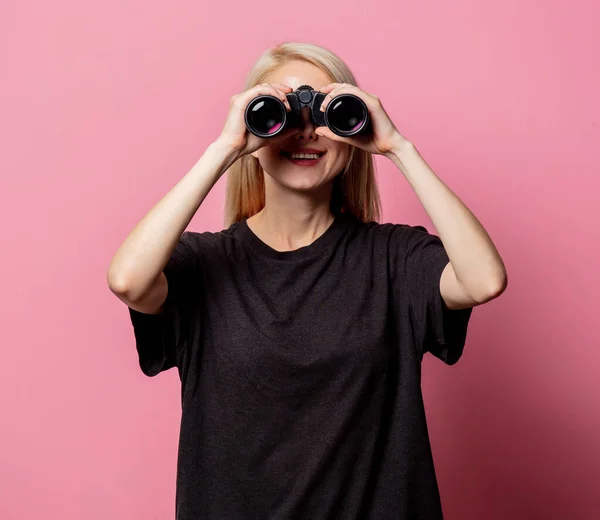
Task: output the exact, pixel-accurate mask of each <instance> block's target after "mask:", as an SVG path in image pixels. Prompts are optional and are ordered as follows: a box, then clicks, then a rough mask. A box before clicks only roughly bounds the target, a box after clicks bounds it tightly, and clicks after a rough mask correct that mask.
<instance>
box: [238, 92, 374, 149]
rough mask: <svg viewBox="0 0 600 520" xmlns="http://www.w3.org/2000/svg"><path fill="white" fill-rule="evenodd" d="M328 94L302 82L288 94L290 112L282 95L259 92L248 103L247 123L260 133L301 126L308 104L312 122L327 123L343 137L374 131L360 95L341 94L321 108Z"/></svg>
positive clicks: (266, 135)
mask: <svg viewBox="0 0 600 520" xmlns="http://www.w3.org/2000/svg"><path fill="white" fill-rule="evenodd" d="M325 97H326V94H323V93H322V92H319V91H318V90H314V89H313V88H312V87H311V86H310V85H301V86H300V87H298V88H297V89H296V90H294V91H293V92H290V93H289V94H286V98H287V100H288V102H289V104H290V108H291V110H290V111H289V112H288V111H287V109H286V107H285V105H284V104H283V102H282V101H281V99H278V98H276V97H274V96H270V95H260V96H257V97H255V98H254V99H253V100H252V101H250V103H248V106H247V107H246V111H245V113H244V121H245V122H246V127H247V128H248V130H249V131H250V132H252V133H253V134H254V135H256V136H258V137H263V138H264V137H274V136H276V135H278V134H280V133H281V132H283V131H285V130H287V129H288V128H297V127H299V126H300V124H301V122H302V115H301V114H302V113H301V110H302V108H304V107H308V108H309V109H310V117H311V121H312V123H313V125H315V126H327V127H328V128H329V129H330V130H331V131H332V132H333V133H335V134H337V135H339V136H340V137H350V136H353V135H357V134H367V133H370V132H371V120H370V118H369V111H368V110H367V105H365V102H364V101H363V100H362V99H361V98H359V97H358V96H356V95H354V94H339V95H337V96H335V98H333V99H332V100H331V102H330V103H329V104H328V105H327V108H326V109H325V112H321V110H320V107H321V104H322V103H323V99H325Z"/></svg>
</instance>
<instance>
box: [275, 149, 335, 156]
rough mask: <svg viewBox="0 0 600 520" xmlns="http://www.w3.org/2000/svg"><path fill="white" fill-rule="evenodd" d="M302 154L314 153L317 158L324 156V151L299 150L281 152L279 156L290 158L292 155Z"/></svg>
mask: <svg viewBox="0 0 600 520" xmlns="http://www.w3.org/2000/svg"><path fill="white" fill-rule="evenodd" d="M296 153H297V154H304V153H314V154H317V155H318V156H319V157H321V156H322V155H325V153H326V152H325V151H323V150H315V149H314V148H303V149H301V150H281V154H282V155H285V156H286V157H291V156H292V154H296Z"/></svg>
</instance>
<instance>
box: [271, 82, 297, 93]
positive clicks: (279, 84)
mask: <svg viewBox="0 0 600 520" xmlns="http://www.w3.org/2000/svg"><path fill="white" fill-rule="evenodd" d="M271 85H275V86H276V87H277V88H279V89H281V90H283V91H291V90H294V89H293V88H292V87H290V86H289V85H286V84H285V83H271Z"/></svg>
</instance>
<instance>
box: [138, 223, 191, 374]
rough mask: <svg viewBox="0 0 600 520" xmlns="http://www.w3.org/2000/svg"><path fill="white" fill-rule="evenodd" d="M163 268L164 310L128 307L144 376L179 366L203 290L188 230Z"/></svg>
mask: <svg viewBox="0 0 600 520" xmlns="http://www.w3.org/2000/svg"><path fill="white" fill-rule="evenodd" d="M163 272H164V274H165V277H166V279H167V283H168V292H167V297H166V300H165V303H164V309H163V311H162V312H161V313H159V314H146V313H142V312H139V311H136V310H135V309H132V308H131V307H128V309H129V316H130V319H131V323H132V325H133V331H134V336H135V343H136V349H137V353H138V357H139V364H140V368H141V370H142V372H143V373H144V374H146V375H147V376H156V375H157V374H159V373H160V372H163V371H165V370H168V369H170V368H173V367H175V366H180V361H181V357H182V356H183V351H184V349H185V348H186V346H187V344H188V342H189V334H190V328H191V322H192V320H193V319H194V308H195V306H197V305H198V299H199V295H200V294H201V290H202V287H201V284H202V276H201V271H200V260H199V255H198V254H197V251H195V248H194V243H193V241H192V233H191V232H189V231H186V232H184V233H183V235H182V236H181V237H180V239H179V241H178V243H177V245H176V246H175V249H174V251H173V253H172V255H171V257H170V258H169V261H168V262H167V264H166V265H165V267H164V269H163Z"/></svg>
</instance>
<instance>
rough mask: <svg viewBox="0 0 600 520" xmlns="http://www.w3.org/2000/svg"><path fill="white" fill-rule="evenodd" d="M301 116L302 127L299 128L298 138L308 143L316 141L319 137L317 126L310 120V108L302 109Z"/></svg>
mask: <svg viewBox="0 0 600 520" xmlns="http://www.w3.org/2000/svg"><path fill="white" fill-rule="evenodd" d="M300 114H301V120H300V125H299V127H298V130H299V132H298V134H296V138H297V139H304V140H307V141H308V140H315V139H316V138H317V137H318V136H317V134H315V125H314V124H313V122H312V121H311V118H310V108H308V107H302V110H301V111H300Z"/></svg>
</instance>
